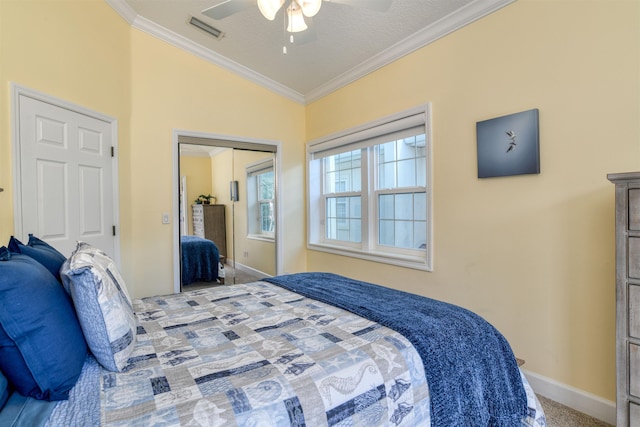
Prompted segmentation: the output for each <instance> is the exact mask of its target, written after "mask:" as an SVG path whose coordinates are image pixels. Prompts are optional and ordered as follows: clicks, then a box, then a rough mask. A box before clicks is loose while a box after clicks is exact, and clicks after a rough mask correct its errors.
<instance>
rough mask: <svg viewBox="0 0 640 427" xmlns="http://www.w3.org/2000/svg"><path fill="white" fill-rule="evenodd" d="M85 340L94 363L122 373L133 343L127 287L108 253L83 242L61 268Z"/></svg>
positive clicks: (130, 307)
mask: <svg viewBox="0 0 640 427" xmlns="http://www.w3.org/2000/svg"><path fill="white" fill-rule="evenodd" d="M60 276H61V278H62V282H63V285H64V287H65V289H66V290H67V292H69V294H70V295H71V298H72V299H73V304H74V305H75V309H76V313H77V314H78V320H79V321H80V326H81V327H82V331H83V333H84V337H85V340H86V341H87V344H88V345H89V349H90V350H91V353H93V355H94V356H95V358H96V360H98V362H99V363H100V364H101V365H102V366H104V367H105V368H106V369H108V370H110V371H116V372H119V371H122V369H123V368H124V367H125V366H127V360H128V359H129V356H130V355H131V352H132V351H133V349H134V347H135V344H136V330H137V325H136V318H135V315H134V313H133V307H132V305H131V298H130V297H129V293H128V292H127V287H126V284H125V283H124V280H123V279H122V276H121V275H120V272H119V271H118V268H117V267H116V265H115V263H114V262H113V260H112V259H111V258H109V256H108V255H107V254H105V253H104V252H102V251H101V250H100V249H97V248H95V247H93V246H91V245H90V244H88V243H85V242H78V246H77V247H76V250H75V251H74V252H73V254H71V257H70V258H69V259H68V260H67V261H65V263H64V264H63V265H62V267H61V269H60Z"/></svg>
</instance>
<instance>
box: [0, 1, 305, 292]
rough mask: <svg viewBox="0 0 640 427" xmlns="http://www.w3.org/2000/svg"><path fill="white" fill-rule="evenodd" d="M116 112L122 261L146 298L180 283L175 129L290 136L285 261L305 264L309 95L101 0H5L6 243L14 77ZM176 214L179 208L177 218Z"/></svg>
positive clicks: (1, 9) (1, 142) (0, 32)
mask: <svg viewBox="0 0 640 427" xmlns="http://www.w3.org/2000/svg"><path fill="white" fill-rule="evenodd" d="M11 82H15V83H17V84H20V85H23V86H26V87H29V88H31V89H35V90H38V91H41V92H43V93H45V94H47V95H51V96H55V97H58V98H60V99H62V100H65V101H68V102H73V103H76V104H79V105H82V106H84V107H86V108H89V109H92V110H95V111H97V112H100V113H103V114H106V115H109V116H112V117H115V118H116V119H117V120H118V139H119V140H118V143H119V150H118V162H119V184H120V188H119V190H120V224H119V225H120V246H121V259H122V262H121V270H122V273H123V277H124V278H125V280H126V281H127V285H128V287H129V290H130V293H131V294H132V296H133V297H135V298H139V297H143V296H148V295H152V294H161V293H170V292H172V291H173V244H174V240H175V237H174V236H173V227H172V226H167V225H163V224H162V213H163V212H172V211H173V206H172V194H173V193H172V192H173V190H174V188H177V185H178V184H177V182H176V183H173V182H172V174H173V172H172V171H173V145H172V144H173V131H174V130H175V129H184V130H189V131H194V132H205V133H213V134H219V135H231V136H236V137H247V138H251V139H266V140H269V141H274V142H279V143H281V146H282V149H283V154H282V165H281V167H282V173H283V176H284V177H285V179H286V178H287V177H292V178H291V179H288V180H287V182H285V184H284V188H285V189H286V190H287V191H286V192H283V195H282V197H281V199H280V202H281V203H282V205H283V206H284V209H283V212H284V218H283V220H284V221H286V223H287V226H288V227H289V228H290V229H292V230H294V231H295V232H294V233H289V234H286V235H285V238H284V239H283V240H284V241H283V242H282V243H283V247H284V254H285V256H284V260H283V266H284V268H285V269H286V270H287V271H302V270H305V267H306V259H305V254H304V232H303V230H304V219H303V218H301V217H300V215H298V214H297V213H296V211H297V206H299V204H300V202H299V200H298V198H297V197H294V195H299V194H302V193H303V191H304V181H303V179H302V177H303V176H304V175H303V167H304V144H303V141H304V126H305V123H304V121H305V118H304V107H303V106H301V105H299V104H297V103H295V102H293V101H290V100H288V99H286V98H283V97H281V96H279V95H276V94H274V93H273V92H271V91H268V90H266V89H264V88H262V87H260V86H258V85H256V84H253V83H250V82H248V81H246V80H244V79H242V78H240V77H238V76H236V75H234V74H232V73H230V72H228V71H225V70H223V69H221V68H219V67H217V66H215V65H212V64H210V63H208V62H206V61H204V60H201V59H199V58H197V57H195V56H193V55H191V54H188V53H186V52H184V51H181V50H179V49H177V48H175V47H173V46H170V45H168V44H167V43H165V42H162V41H160V40H158V39H156V38H153V37H151V36H149V35H148V34H146V33H143V32H141V31H138V30H136V29H133V28H132V27H131V26H130V25H129V24H127V22H126V21H124V20H123V19H122V18H121V17H120V16H119V15H118V14H117V13H116V12H115V11H114V10H113V9H112V8H111V7H109V6H108V5H107V4H106V2H104V1H98V0H83V1H73V2H69V1H56V0H30V1H22V0H15V1H14V0H0V85H1V86H0V132H1V136H2V138H0V187H3V188H5V191H4V192H2V193H0V244H1V242H2V241H8V239H9V236H10V235H11V234H12V233H13V221H14V220H13V203H12V200H13V192H12V191H11V188H12V186H13V177H12V172H11V169H12V165H11V138H12V134H11V123H12V115H11V97H10V91H9V89H10V83H11ZM172 221H178V218H172Z"/></svg>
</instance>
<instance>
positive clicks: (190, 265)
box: [180, 236, 220, 286]
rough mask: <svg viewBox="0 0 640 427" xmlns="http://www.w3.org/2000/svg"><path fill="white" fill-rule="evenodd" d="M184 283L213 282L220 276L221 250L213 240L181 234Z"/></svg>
mask: <svg viewBox="0 0 640 427" xmlns="http://www.w3.org/2000/svg"><path fill="white" fill-rule="evenodd" d="M180 250H181V262H182V285H183V286H184V285H188V284H189V283H193V282H198V281H202V282H211V281H214V280H216V279H217V278H218V263H219V262H220V252H219V251H218V247H217V246H216V245H215V243H213V242H212V241H211V240H207V239H203V238H201V237H196V236H180Z"/></svg>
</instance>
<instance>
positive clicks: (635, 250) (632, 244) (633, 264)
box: [627, 237, 640, 279]
mask: <svg viewBox="0 0 640 427" xmlns="http://www.w3.org/2000/svg"><path fill="white" fill-rule="evenodd" d="M627 262H628V264H629V277H631V278H634V279H640V237H629V253H628V260H627Z"/></svg>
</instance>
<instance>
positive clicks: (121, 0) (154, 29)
mask: <svg viewBox="0 0 640 427" xmlns="http://www.w3.org/2000/svg"><path fill="white" fill-rule="evenodd" d="M105 2H107V4H109V5H110V6H111V7H112V8H113V9H114V10H115V11H116V12H117V13H118V14H119V15H120V16H121V17H122V18H123V19H124V20H125V21H127V22H128V23H129V24H130V25H131V26H132V27H133V28H136V29H138V30H140V31H143V32H145V33H147V34H149V35H152V36H154V37H156V38H158V39H160V40H163V41H165V42H167V43H169V44H171V45H173V46H175V47H177V48H179V49H182V50H184V51H186V52H189V53H191V54H193V55H196V56H198V57H200V58H201V59H204V60H205V61H208V62H210V63H212V64H214V65H218V66H220V67H222V68H224V69H226V70H228V71H231V72H232V73H234V74H237V75H239V76H241V77H244V78H246V79H247V80H250V81H252V82H254V83H256V84H258V85H260V86H262V87H264V88H266V89H269V90H271V91H272V92H275V93H277V94H278V95H282V96H284V97H285V98H289V99H291V100H292V101H295V102H297V103H299V104H304V103H305V102H304V96H303V95H302V94H301V93H299V92H297V91H295V90H293V89H290V88H288V87H287V86H285V85H283V84H281V83H278V82H276V81H275V80H272V79H270V78H268V77H265V76H264V75H262V74H260V73H257V72H255V71H253V70H251V69H249V68H247V67H245V66H244V65H241V64H238V63H237V62H235V61H232V60H230V59H229V58H227V57H225V56H222V55H220V54H219V53H217V52H214V51H213V50H211V49H209V48H206V47H204V46H202V45H201V44H198V43H195V42H194V41H192V40H190V39H188V38H186V37H184V36H182V35H180V34H178V33H175V32H173V31H171V30H168V29H167V28H165V27H163V26H161V25H158V24H156V23H155V22H153V21H150V20H149V19H147V18H145V17H143V16H140V15H138V14H137V13H136V12H135V11H134V10H133V9H132V8H131V6H129V5H128V4H127V2H126V1H125V0H105Z"/></svg>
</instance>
